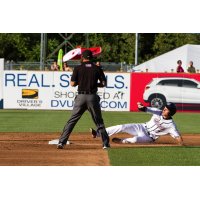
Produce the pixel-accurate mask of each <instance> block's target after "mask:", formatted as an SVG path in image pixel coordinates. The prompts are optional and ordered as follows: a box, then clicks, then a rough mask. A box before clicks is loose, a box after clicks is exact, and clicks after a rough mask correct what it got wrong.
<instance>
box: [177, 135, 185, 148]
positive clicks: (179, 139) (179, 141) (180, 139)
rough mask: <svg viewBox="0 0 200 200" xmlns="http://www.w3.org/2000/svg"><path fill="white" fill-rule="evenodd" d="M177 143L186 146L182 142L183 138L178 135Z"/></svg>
mask: <svg viewBox="0 0 200 200" xmlns="http://www.w3.org/2000/svg"><path fill="white" fill-rule="evenodd" d="M176 139H177V141H178V143H179V144H180V145H181V146H186V145H185V143H184V142H183V138H182V137H181V136H180V137H178V138H176Z"/></svg>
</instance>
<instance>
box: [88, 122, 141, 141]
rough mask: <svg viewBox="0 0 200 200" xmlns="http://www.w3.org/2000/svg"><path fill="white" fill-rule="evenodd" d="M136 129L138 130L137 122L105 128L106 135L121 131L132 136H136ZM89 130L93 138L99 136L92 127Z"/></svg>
mask: <svg viewBox="0 0 200 200" xmlns="http://www.w3.org/2000/svg"><path fill="white" fill-rule="evenodd" d="M138 130H139V129H138V124H123V125H116V126H111V127H108V128H106V131H107V133H108V136H112V135H114V134H117V133H122V132H125V133H129V134H131V135H133V136H137V135H138ZM90 132H91V133H92V135H93V138H96V137H97V138H98V137H100V134H99V133H98V131H95V130H94V129H90ZM95 135H96V137H95Z"/></svg>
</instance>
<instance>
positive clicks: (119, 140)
mask: <svg viewBox="0 0 200 200" xmlns="http://www.w3.org/2000/svg"><path fill="white" fill-rule="evenodd" d="M112 142H114V143H118V144H121V143H122V142H121V139H119V138H113V139H112Z"/></svg>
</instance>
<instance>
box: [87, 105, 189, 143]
mask: <svg viewBox="0 0 200 200" xmlns="http://www.w3.org/2000/svg"><path fill="white" fill-rule="evenodd" d="M138 109H139V110H140V111H143V112H147V113H150V114H153V116H152V118H151V120H150V121H149V122H146V123H143V124H124V125H117V126H112V127H109V128H106V131H107V133H108V135H109V136H112V135H114V134H116V133H121V132H126V133H129V134H130V135H132V136H134V137H131V138H123V139H118V138H113V139H112V142H114V143H151V142H154V141H155V140H157V139H158V138H159V137H160V136H162V135H167V134H170V135H171V136H172V137H173V138H175V139H177V141H178V143H179V144H180V145H182V146H184V145H185V143H184V142H183V139H182V137H181V135H180V133H179V132H178V130H177V127H176V124H175V123H174V121H173V119H172V116H173V115H174V114H175V113H176V111H177V108H176V105H175V104H174V103H167V104H166V105H165V107H164V109H163V110H160V109H158V108H152V107H144V106H143V104H142V103H138ZM90 132H91V133H92V137H93V138H98V137H100V134H99V133H98V132H97V131H95V130H94V129H92V128H90Z"/></svg>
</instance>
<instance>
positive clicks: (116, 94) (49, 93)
mask: <svg viewBox="0 0 200 200" xmlns="http://www.w3.org/2000/svg"><path fill="white" fill-rule="evenodd" d="M105 75H106V78H107V87H106V88H98V95H99V96H100V98H101V102H100V105H101V109H102V110H105V111H129V110H130V73H127V74H125V73H105ZM71 76H72V72H52V71H47V72H45V71H37V72H36V71H10V70H5V71H4V72H3V88H4V109H41V110H45V109H48V110H72V109H73V105H74V98H75V96H76V95H77V88H78V86H77V87H71V86H70V80H71ZM27 89H28V90H33V93H34V91H36V92H37V94H36V95H35V98H34V97H30V96H29V97H28V98H26V96H24V95H23V96H22V91H23V92H24V91H25V90H27Z"/></svg>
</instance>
